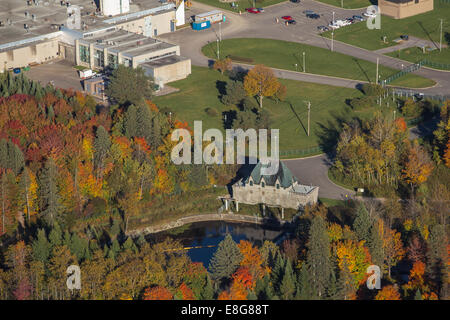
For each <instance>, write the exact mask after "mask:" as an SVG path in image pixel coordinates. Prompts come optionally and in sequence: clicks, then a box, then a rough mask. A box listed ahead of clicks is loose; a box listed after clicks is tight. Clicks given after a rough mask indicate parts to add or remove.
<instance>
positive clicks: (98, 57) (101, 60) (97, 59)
mask: <svg viewBox="0 0 450 320" xmlns="http://www.w3.org/2000/svg"><path fill="white" fill-rule="evenodd" d="M94 66H95V67H97V68H103V67H104V66H105V55H104V54H103V51H102V50H95V54H94Z"/></svg>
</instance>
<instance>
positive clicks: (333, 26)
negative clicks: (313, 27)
mask: <svg viewBox="0 0 450 320" xmlns="http://www.w3.org/2000/svg"><path fill="white" fill-rule="evenodd" d="M328 26H329V27H330V28H331V29H339V28H340V27H341V26H339V25H337V24H334V23H330V24H329V25H328Z"/></svg>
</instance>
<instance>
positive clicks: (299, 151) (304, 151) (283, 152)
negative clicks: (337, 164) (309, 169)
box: [280, 146, 323, 157]
mask: <svg viewBox="0 0 450 320" xmlns="http://www.w3.org/2000/svg"><path fill="white" fill-rule="evenodd" d="M318 152H323V151H322V148H321V147H320V146H314V147H309V148H305V149H292V150H280V156H281V157H288V156H291V157H294V156H305V155H310V154H314V153H318Z"/></svg>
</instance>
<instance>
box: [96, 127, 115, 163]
mask: <svg viewBox="0 0 450 320" xmlns="http://www.w3.org/2000/svg"><path fill="white" fill-rule="evenodd" d="M110 148H111V139H110V137H109V134H108V132H107V131H106V129H105V128H104V127H103V126H99V127H98V128H97V133H96V136H95V141H94V165H95V167H96V168H97V169H99V170H100V171H103V168H104V162H105V159H106V157H107V156H108V154H109V150H110Z"/></svg>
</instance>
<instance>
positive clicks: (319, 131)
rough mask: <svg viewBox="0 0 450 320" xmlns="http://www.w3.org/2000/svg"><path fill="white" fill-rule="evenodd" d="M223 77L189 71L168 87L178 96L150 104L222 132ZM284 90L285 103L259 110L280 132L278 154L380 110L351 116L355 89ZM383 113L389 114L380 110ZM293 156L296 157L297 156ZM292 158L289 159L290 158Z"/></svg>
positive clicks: (294, 84)
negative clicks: (214, 113)
mask: <svg viewBox="0 0 450 320" xmlns="http://www.w3.org/2000/svg"><path fill="white" fill-rule="evenodd" d="M227 79H228V78H227V77H226V76H224V75H221V74H220V72H218V71H215V70H212V69H208V68H202V67H195V66H193V67H192V74H191V75H190V76H189V77H188V78H187V79H184V80H180V81H176V82H172V83H170V84H169V85H170V86H172V87H175V88H178V89H180V91H179V92H176V93H172V94H169V95H166V96H161V97H155V98H154V99H153V101H154V102H155V103H156V104H157V105H158V107H159V108H164V107H168V108H170V110H171V111H172V112H174V114H175V117H176V118H177V119H179V120H184V121H187V122H188V124H189V125H190V126H191V127H192V128H193V122H194V120H201V121H203V130H206V129H208V128H217V129H220V130H223V115H222V113H223V112H225V111H229V110H233V109H235V107H229V106H225V105H224V104H222V102H221V101H220V92H219V88H221V87H223V86H224V84H225V81H227ZM280 82H281V83H282V84H284V85H285V86H286V87H287V97H286V101H285V102H279V103H277V102H275V101H274V100H272V99H269V98H266V99H264V102H263V108H265V109H266V110H268V111H269V112H270V115H271V119H272V121H273V124H272V128H273V129H280V150H281V151H287V150H303V149H306V148H310V147H313V146H317V145H318V144H319V142H320V141H321V140H320V136H322V135H323V134H325V133H326V132H330V131H331V132H333V131H334V129H335V128H337V127H338V121H337V120H336V119H337V118H341V119H350V118H351V117H354V116H358V117H361V118H368V117H371V116H373V115H374V114H375V112H377V111H378V110H381V109H379V108H377V107H374V108H372V109H369V110H365V111H360V112H354V111H353V109H352V108H350V107H349V106H348V105H347V104H346V99H351V98H354V97H360V96H362V93H361V92H360V91H358V90H356V89H351V88H340V87H333V86H326V85H320V84H314V83H306V82H299V81H292V80H280ZM305 101H311V135H310V136H309V137H308V136H307V134H306V128H307V106H306V103H305ZM206 108H215V109H216V110H217V113H218V114H217V116H209V115H207V114H206V112H205V109H206ZM383 109H384V110H382V111H385V112H389V113H391V112H392V110H390V109H389V110H387V109H388V108H383ZM298 155H300V154H298ZM298 155H297V156H298ZM294 156H295V154H293V155H292V157H294Z"/></svg>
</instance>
